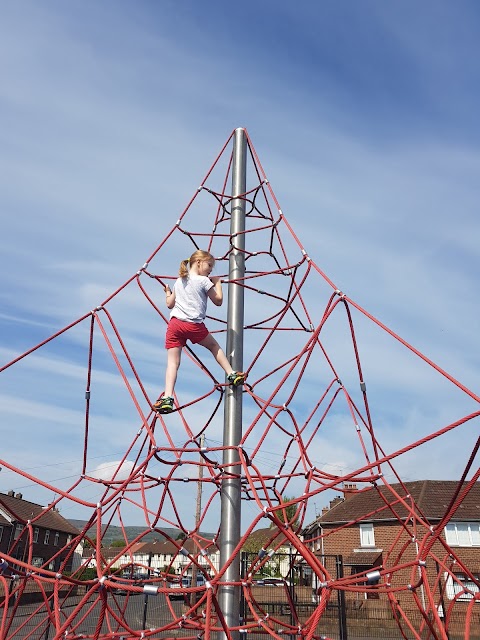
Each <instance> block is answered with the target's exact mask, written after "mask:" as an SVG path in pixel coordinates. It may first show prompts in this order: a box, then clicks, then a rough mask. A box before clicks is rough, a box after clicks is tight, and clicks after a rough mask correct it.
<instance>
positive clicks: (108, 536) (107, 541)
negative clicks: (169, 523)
mask: <svg viewBox="0 0 480 640" xmlns="http://www.w3.org/2000/svg"><path fill="white" fill-rule="evenodd" d="M68 522H70V524H72V525H73V526H74V527H76V528H77V529H80V530H81V529H83V527H84V526H85V524H86V521H85V520H74V519H69V520H68ZM159 529H160V530H161V531H163V532H164V533H165V534H166V535H168V536H170V537H171V538H173V539H174V540H175V539H176V538H177V536H178V534H179V533H180V530H179V529H176V528H174V527H159ZM103 531H104V535H103V546H104V547H109V546H111V544H112V542H115V541H116V540H123V539H124V536H123V533H122V529H121V527H115V526H113V525H110V526H109V527H108V528H107V530H106V531H105V528H103ZM124 531H125V535H126V536H127V539H128V541H129V542H130V541H132V540H134V539H135V538H136V537H137V536H139V535H140V534H141V533H143V532H144V531H145V526H143V527H135V526H130V527H124ZM88 535H89V536H91V537H92V538H96V529H95V527H91V528H90V529H89V530H88ZM202 535H203V536H205V537H206V538H209V539H212V538H213V534H212V533H204V532H202ZM159 537H161V534H159V533H158V531H149V532H148V533H147V534H146V535H145V536H143V538H142V542H149V541H152V540H155V539H157V540H158V539H159Z"/></svg>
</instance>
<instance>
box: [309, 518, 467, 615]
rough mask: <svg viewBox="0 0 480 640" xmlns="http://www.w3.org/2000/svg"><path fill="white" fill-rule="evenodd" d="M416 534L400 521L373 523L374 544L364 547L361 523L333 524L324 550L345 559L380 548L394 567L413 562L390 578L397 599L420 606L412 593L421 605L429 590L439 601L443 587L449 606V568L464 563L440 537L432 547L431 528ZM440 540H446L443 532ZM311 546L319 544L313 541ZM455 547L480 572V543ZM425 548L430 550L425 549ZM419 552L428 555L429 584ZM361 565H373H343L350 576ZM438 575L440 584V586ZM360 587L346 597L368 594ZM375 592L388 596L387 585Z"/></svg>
mask: <svg viewBox="0 0 480 640" xmlns="http://www.w3.org/2000/svg"><path fill="white" fill-rule="evenodd" d="M413 534H414V530H413V529H412V528H409V529H408V530H405V529H404V528H402V527H399V526H398V522H392V523H374V536H375V546H374V547H362V546H361V544H360V527H359V525H358V524H356V525H352V526H347V527H345V528H343V529H339V530H338V529H334V527H333V526H331V527H330V528H328V527H325V528H324V529H323V536H324V537H323V542H322V547H323V553H324V554H325V555H341V556H342V557H343V558H344V560H345V559H346V558H348V557H349V556H351V555H352V554H354V553H358V554H359V555H360V553H361V552H369V551H370V552H371V551H374V550H375V551H376V550H378V551H379V553H380V551H381V556H380V562H381V563H383V564H384V565H386V566H388V567H391V568H395V567H397V566H398V567H401V565H405V564H409V563H413V564H411V566H408V567H405V568H398V569H397V570H395V571H394V572H393V573H392V574H391V575H390V576H389V577H388V578H387V579H388V581H389V583H390V584H391V587H392V588H393V589H394V590H395V597H396V599H397V600H398V601H399V602H400V603H401V605H402V606H406V607H413V606H415V607H417V604H416V603H415V601H414V597H413V593H414V592H415V593H416V595H417V596H418V599H419V601H420V602H421V603H422V605H423V606H424V607H427V606H428V594H429V593H430V592H431V591H433V592H434V593H435V595H434V598H435V599H436V601H437V603H438V601H439V598H440V591H443V593H444V599H445V600H446V605H447V606H448V604H449V598H448V595H449V594H451V588H450V590H449V591H448V593H447V591H446V590H445V587H446V585H445V580H446V574H448V573H449V572H454V573H458V572H459V571H461V566H459V564H458V563H454V562H453V560H452V558H451V557H450V556H449V554H448V552H447V551H446V550H445V547H444V546H443V544H442V542H441V541H437V542H435V543H434V544H433V545H432V546H431V548H429V545H430V544H431V533H430V531H428V530H426V529H419V530H418V531H417V536H418V538H417V539H415V538H414V537H413ZM441 540H443V541H445V537H444V534H443V533H442V537H441ZM312 546H319V545H318V544H317V543H312ZM452 549H453V547H452ZM454 549H455V554H456V555H457V557H458V558H459V560H460V562H461V563H463V564H464V565H465V566H466V567H469V568H471V569H472V570H473V571H475V572H477V573H478V572H480V547H454ZM426 550H427V551H429V553H425V551H426ZM318 553H319V552H317V554H318ZM417 556H419V557H420V558H422V557H424V556H425V557H427V564H426V566H425V568H424V569H423V571H424V572H425V582H426V583H427V584H428V587H427V588H425V587H424V586H423V585H422V584H421V580H420V578H421V572H420V569H419V567H418V563H416V558H417ZM362 569H363V570H369V571H371V570H372V567H362V568H359V567H357V568H356V569H354V567H351V566H344V575H345V576H350V575H352V573H357V572H358V571H361V570H362ZM439 576H440V583H439V584H440V587H437V586H436V585H437V583H438V579H439ZM450 582H451V580H450ZM409 585H412V586H414V587H416V589H415V590H412V588H410V587H409ZM359 587H360V589H359V591H356V590H355V589H354V588H352V590H350V591H347V592H346V597H347V599H358V598H359V597H360V596H361V597H363V598H365V597H366V595H365V588H364V587H363V586H362V585H359ZM376 596H377V597H378V598H379V599H386V598H387V595H386V592H385V589H384V588H383V589H382V587H379V588H378V589H377V593H376ZM450 599H451V598H450ZM463 604H464V603H463Z"/></svg>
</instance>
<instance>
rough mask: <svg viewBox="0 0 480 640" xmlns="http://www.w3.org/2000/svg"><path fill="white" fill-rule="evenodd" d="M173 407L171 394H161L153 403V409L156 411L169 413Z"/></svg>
mask: <svg viewBox="0 0 480 640" xmlns="http://www.w3.org/2000/svg"><path fill="white" fill-rule="evenodd" d="M173 409H174V406H173V398H172V396H166V397H165V396H162V397H161V398H159V399H158V400H157V401H156V402H155V404H154V405H153V410H154V411H156V412H157V413H171V412H172V411H173Z"/></svg>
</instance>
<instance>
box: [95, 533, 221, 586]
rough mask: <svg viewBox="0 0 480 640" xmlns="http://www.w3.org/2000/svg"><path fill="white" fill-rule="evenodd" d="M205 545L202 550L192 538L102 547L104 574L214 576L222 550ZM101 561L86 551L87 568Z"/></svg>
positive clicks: (208, 544)
mask: <svg viewBox="0 0 480 640" xmlns="http://www.w3.org/2000/svg"><path fill="white" fill-rule="evenodd" d="M204 542H205V544H204V545H203V546H199V545H198V544H197V543H195V542H194V541H193V540H192V539H190V538H187V539H186V540H175V541H173V540H169V539H164V540H158V539H157V540H153V541H149V542H136V543H135V544H133V545H132V546H131V547H129V548H128V549H124V548H122V547H105V548H103V547H102V549H101V566H102V569H101V573H104V572H106V571H112V572H115V571H117V570H121V571H124V572H131V573H132V574H136V575H138V574H147V573H157V574H158V573H170V574H172V575H181V576H189V577H191V576H192V573H193V572H194V570H195V569H196V570H197V571H198V570H200V571H205V572H206V573H209V574H210V575H211V574H213V573H215V571H216V570H217V569H218V566H219V550H218V547H217V546H216V545H215V544H214V543H213V542H211V541H204ZM97 561H98V559H97V554H96V550H95V549H92V548H86V549H84V552H83V563H84V566H87V567H96V566H97Z"/></svg>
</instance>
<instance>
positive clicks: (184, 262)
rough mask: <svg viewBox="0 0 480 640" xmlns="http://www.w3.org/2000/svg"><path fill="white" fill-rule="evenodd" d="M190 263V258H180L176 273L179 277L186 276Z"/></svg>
mask: <svg viewBox="0 0 480 640" xmlns="http://www.w3.org/2000/svg"><path fill="white" fill-rule="evenodd" d="M189 263H190V258H187V259H186V260H182V261H181V263H180V268H179V269H178V275H179V276H180V278H186V277H187V276H188V265H189Z"/></svg>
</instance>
